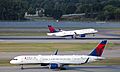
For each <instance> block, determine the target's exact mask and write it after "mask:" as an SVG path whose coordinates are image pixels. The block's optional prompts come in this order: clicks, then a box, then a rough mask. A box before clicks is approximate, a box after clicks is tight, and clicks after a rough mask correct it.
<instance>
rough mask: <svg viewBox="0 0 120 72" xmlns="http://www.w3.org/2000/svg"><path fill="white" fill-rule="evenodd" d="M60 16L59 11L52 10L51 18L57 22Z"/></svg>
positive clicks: (60, 12)
mask: <svg viewBox="0 0 120 72" xmlns="http://www.w3.org/2000/svg"><path fill="white" fill-rule="evenodd" d="M62 14H63V13H62V11H61V10H54V11H53V15H52V16H53V18H54V19H56V20H59V19H60V18H61V17H62Z"/></svg>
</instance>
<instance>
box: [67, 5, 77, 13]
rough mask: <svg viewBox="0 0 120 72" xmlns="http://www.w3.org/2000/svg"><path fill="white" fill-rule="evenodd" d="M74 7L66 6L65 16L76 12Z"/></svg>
mask: <svg viewBox="0 0 120 72" xmlns="http://www.w3.org/2000/svg"><path fill="white" fill-rule="evenodd" d="M76 9H77V8H76V6H68V7H67V9H66V14H73V13H75V11H76Z"/></svg>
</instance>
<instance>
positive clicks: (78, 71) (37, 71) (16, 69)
mask: <svg viewBox="0 0 120 72" xmlns="http://www.w3.org/2000/svg"><path fill="white" fill-rule="evenodd" d="M65 68H66V69H65V70H51V69H49V68H48V67H41V66H39V65H38V66H31V67H30V66H29V67H26V66H25V67H24V69H23V70H21V69H20V66H8V67H0V72H119V71H120V66H69V67H65Z"/></svg>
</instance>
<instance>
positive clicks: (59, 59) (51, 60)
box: [10, 40, 107, 70]
mask: <svg viewBox="0 0 120 72" xmlns="http://www.w3.org/2000/svg"><path fill="white" fill-rule="evenodd" d="M106 44H107V40H103V41H101V42H100V43H99V44H98V45H97V46H96V47H95V48H94V49H93V50H92V51H91V52H90V53H89V54H88V55H58V54H57V53H58V50H56V52H55V53H54V54H53V55H21V56H16V57H14V58H13V59H12V60H11V61H10V63H11V64H16V65H21V69H24V68H23V65H25V64H40V65H41V66H48V67H49V68H50V69H53V70H54V69H62V68H64V66H65V65H81V64H86V63H91V62H94V61H99V60H103V59H105V58H104V57H101V55H102V53H103V51H104V48H105V46H106Z"/></svg>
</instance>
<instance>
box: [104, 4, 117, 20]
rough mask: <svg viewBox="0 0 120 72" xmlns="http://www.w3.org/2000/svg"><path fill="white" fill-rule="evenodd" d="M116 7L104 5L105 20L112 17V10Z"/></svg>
mask: <svg viewBox="0 0 120 72" xmlns="http://www.w3.org/2000/svg"><path fill="white" fill-rule="evenodd" d="M115 9H116V8H115V7H114V6H112V5H107V6H105V7H104V15H105V20H109V19H114V10H115Z"/></svg>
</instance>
